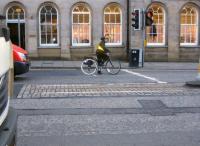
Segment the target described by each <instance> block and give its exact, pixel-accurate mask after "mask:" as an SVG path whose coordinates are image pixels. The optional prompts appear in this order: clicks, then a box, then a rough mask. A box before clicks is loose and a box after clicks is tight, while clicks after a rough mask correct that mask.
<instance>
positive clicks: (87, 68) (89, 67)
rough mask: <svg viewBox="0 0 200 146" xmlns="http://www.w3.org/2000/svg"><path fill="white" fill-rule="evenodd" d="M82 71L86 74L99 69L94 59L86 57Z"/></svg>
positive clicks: (91, 73) (93, 72)
mask: <svg viewBox="0 0 200 146" xmlns="http://www.w3.org/2000/svg"><path fill="white" fill-rule="evenodd" d="M81 71H82V72H83V73H84V74H86V75H93V74H95V72H96V71H97V63H96V61H95V60H94V59H85V60H84V61H83V62H82V64H81Z"/></svg>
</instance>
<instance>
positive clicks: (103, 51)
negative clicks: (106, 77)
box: [96, 37, 110, 74]
mask: <svg viewBox="0 0 200 146" xmlns="http://www.w3.org/2000/svg"><path fill="white" fill-rule="evenodd" d="M105 43H106V38H105V37H101V42H100V43H99V44H98V46H97V50H96V55H97V63H98V66H99V67H98V74H101V67H100V66H102V65H103V64H104V62H105V61H106V60H107V59H108V58H109V53H110V51H109V50H108V49H107V48H106V47H105Z"/></svg>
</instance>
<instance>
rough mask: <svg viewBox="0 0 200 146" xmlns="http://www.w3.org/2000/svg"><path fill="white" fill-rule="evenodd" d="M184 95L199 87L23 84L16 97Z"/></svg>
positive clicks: (196, 92) (151, 84)
mask: <svg viewBox="0 0 200 146" xmlns="http://www.w3.org/2000/svg"><path fill="white" fill-rule="evenodd" d="M130 95H131V96H176V95H179V96H182V95H183V96H185V95H187V96H188V95H189V96H190V95H191V96H192V95H200V91H199V89H196V88H188V87H185V86H183V85H180V84H153V83H149V84H71V85H69V84H61V85H52V84H25V85H24V86H23V88H22V89H21V91H20V93H19V94H18V96H17V98H59V97H62V98H64V97H75V96H77V97H81V96H93V97H94V96H130Z"/></svg>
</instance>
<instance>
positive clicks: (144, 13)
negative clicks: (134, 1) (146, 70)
mask: <svg viewBox="0 0 200 146" xmlns="http://www.w3.org/2000/svg"><path fill="white" fill-rule="evenodd" d="M142 17H143V26H142V31H143V32H142V33H143V34H142V37H143V39H142V44H143V47H142V67H144V57H145V48H146V43H147V41H146V11H145V9H143V14H142Z"/></svg>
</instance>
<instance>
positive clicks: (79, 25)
mask: <svg viewBox="0 0 200 146" xmlns="http://www.w3.org/2000/svg"><path fill="white" fill-rule="evenodd" d="M199 7H200V1H199V0H156V1H154V0H82V1H79V0H35V1H33V0H17V1H13V0H1V1H0V13H1V14H4V15H6V17H7V25H8V26H9V28H10V30H11V39H12V42H13V43H15V44H18V45H20V46H22V47H23V48H25V49H26V50H28V52H29V54H30V56H31V57H32V58H35V59H49V58H51V59H52V58H57V59H66V60H77V59H82V58H83V57H84V56H89V55H92V54H93V53H94V52H95V48H96V47H95V46H96V45H97V43H98V42H99V41H100V38H101V36H103V35H104V36H107V37H108V38H109V41H108V43H107V47H108V48H109V49H110V50H111V52H112V54H113V56H114V57H115V58H119V59H126V58H127V56H128V54H127V53H128V52H129V49H131V48H133V49H134V48H142V47H143V38H144V37H143V36H144V35H143V34H145V37H146V39H147V47H146V48H145V49H144V54H145V55H144V56H145V60H146V61H196V60H198V54H199V50H200V45H199V41H200V39H199V36H200V29H199V20H200V19H199V17H200V15H199V14H200V11H199V10H200V9H199ZM134 9H140V10H148V11H151V12H152V13H153V25H152V26H151V27H147V29H146V31H145V33H143V31H142V30H133V28H132V26H131V24H132V20H131V17H132V15H131V12H132V11H133V10H134ZM127 16H128V17H127ZM152 30H154V31H152Z"/></svg>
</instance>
